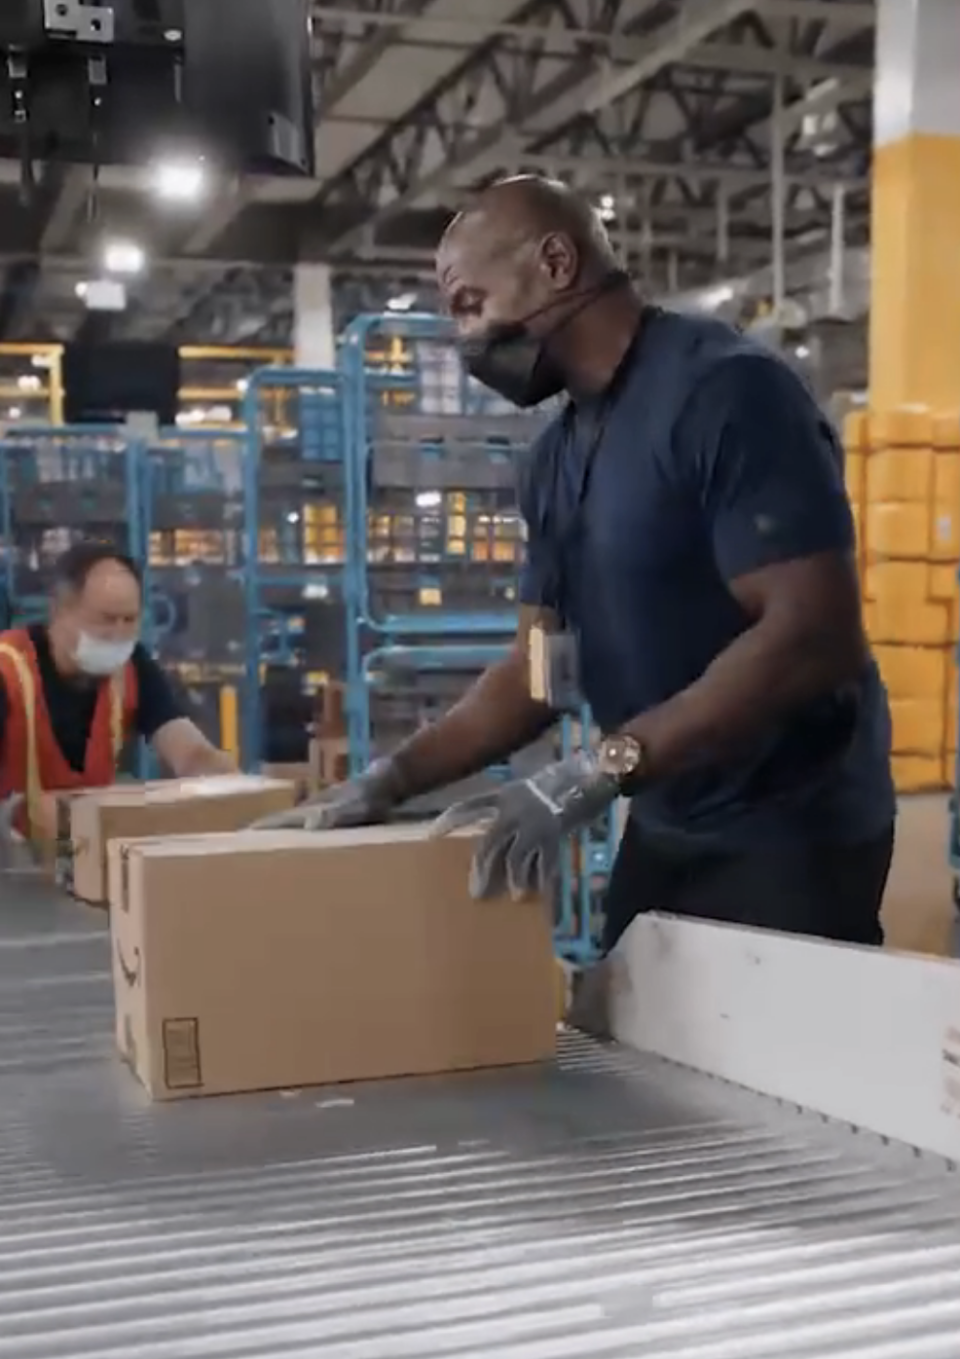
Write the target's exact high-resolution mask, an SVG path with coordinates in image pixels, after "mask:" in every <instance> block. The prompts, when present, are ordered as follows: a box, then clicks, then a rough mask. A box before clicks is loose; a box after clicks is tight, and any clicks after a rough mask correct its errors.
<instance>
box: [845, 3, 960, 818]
mask: <svg viewBox="0 0 960 1359" xmlns="http://www.w3.org/2000/svg"><path fill="white" fill-rule="evenodd" d="M958 72H960V0H878V4H877V67H876V84H875V92H874V160H873V197H872V205H871V206H872V230H871V241H872V262H871V273H872V283H871V299H870V402H869V413H868V414H867V416H866V417H863V416H859V417H856V416H855V417H853V418H852V419H851V420H850V421H849V422H848V426H847V449H848V458H847V482H848V488H849V490H850V496H851V500H852V502H853V505H854V512H855V515H856V518H857V529H858V540H859V552H858V555H859V559H860V569H861V574H862V580H863V589H864V613H865V619H866V624H867V629H868V631H869V633H870V637H871V641H872V642H873V645H874V649H875V651H876V655H877V659H878V661H879V664H880V668H881V670H882V673H883V676H884V679H885V681H886V684H887V689H888V691H889V694H890V703H891V710H892V713H893V746H894V772H895V776H896V780H897V786H898V789H899V790H900V791H901V792H909V791H915V790H919V789H933V788H943V787H947V786H951V785H952V784H953V781H954V769H955V763H956V748H957V721H956V714H957V710H958V705H960V693H958V686H957V672H956V650H957V642H958V632H960V608H958V581H957V574H958V569H960V93H958V92H957V74H958Z"/></svg>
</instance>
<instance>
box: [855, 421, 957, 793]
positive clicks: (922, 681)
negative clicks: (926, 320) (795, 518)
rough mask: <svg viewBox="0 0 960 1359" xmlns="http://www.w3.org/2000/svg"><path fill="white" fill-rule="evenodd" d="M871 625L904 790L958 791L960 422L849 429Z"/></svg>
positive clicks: (861, 423)
mask: <svg viewBox="0 0 960 1359" xmlns="http://www.w3.org/2000/svg"><path fill="white" fill-rule="evenodd" d="M845 443H846V477H847V489H848V491H849V494H850V499H851V502H852V505H853V510H854V516H855V519H856V524H857V539H858V557H859V565H860V573H861V580H862V583H863V593H864V617H865V621H866V626H867V631H868V634H869V636H870V640H871V642H872V643H873V647H874V651H875V653H876V657H877V660H878V662H879V664H880V669H881V671H882V673H883V677H884V680H885V682H886V685H887V689H888V691H889V694H890V704H891V709H892V713H893V752H894V775H895V778H896V782H897V788H898V791H900V792H902V793H906V792H919V791H921V790H925V789H938V788H946V787H952V786H953V784H954V775H955V764H956V752H957V712H958V704H960V693H958V684H957V666H956V653H957V642H958V636H960V607H958V579H957V573H958V569H960V416H958V415H952V416H939V415H935V414H932V413H931V412H930V411H928V410H926V409H923V408H907V409H902V410H898V411H893V412H890V413H889V414H884V415H878V414H871V415H866V414H862V413H857V414H854V415H851V416H849V417H848V418H847V421H846V426H845Z"/></svg>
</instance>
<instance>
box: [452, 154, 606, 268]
mask: <svg viewBox="0 0 960 1359" xmlns="http://www.w3.org/2000/svg"><path fill="white" fill-rule="evenodd" d="M553 235H562V236H565V237H566V238H567V240H568V241H569V243H570V244H571V245H572V246H573V247H574V248H575V250H576V252H577V254H578V256H579V258H580V266H581V272H590V271H594V272H595V271H596V270H597V269H600V270H602V271H603V272H606V271H607V270H608V269H610V268H612V267H614V266H615V263H616V257H615V254H614V250H613V247H612V245H611V243H610V238H609V236H608V235H607V231H606V228H605V227H604V225H603V222H602V221H601V220H600V215H599V213H598V212H597V211H596V209H595V208H594V207H593V204H592V203H590V202H589V201H588V200H587V199H586V198H584V197H583V196H582V195H581V194H578V193H576V192H574V190H573V189H571V188H569V187H568V186H567V185H566V184H562V183H561V182H560V181H559V180H556V179H542V178H540V177H539V176H538V175H516V176H514V177H513V178H511V179H501V180H498V181H497V182H496V183H495V184H491V185H489V186H488V187H487V188H486V189H483V190H482V191H481V192H480V193H479V194H478V195H477V197H476V199H475V200H474V202H473V203H471V204H470V206H469V207H467V208H465V209H464V210H463V211H462V212H460V213H459V214H458V215H457V216H456V217H455V218H454V219H453V221H452V222H451V223H450V225H449V227H448V228H447V231H446V233H445V235H444V238H443V240H442V241H441V243H440V250H441V252H443V251H444V249H445V248H449V247H450V246H451V245H452V244H455V243H456V242H457V241H460V242H463V241H469V242H470V244H471V245H472V246H473V247H474V248H476V249H478V250H479V249H481V248H483V249H484V250H486V251H488V252H493V253H495V254H496V255H497V256H501V257H502V256H503V254H504V253H509V252H510V251H511V250H513V249H517V248H520V247H522V246H524V245H536V244H538V243H539V242H541V241H542V240H543V239H544V238H545V237H548V236H553Z"/></svg>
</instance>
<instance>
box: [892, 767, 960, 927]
mask: <svg viewBox="0 0 960 1359" xmlns="http://www.w3.org/2000/svg"><path fill="white" fill-rule="evenodd" d="M949 827H950V814H949V808H948V799H947V797H946V795H945V794H944V795H942V796H941V795H932V796H926V795H924V796H916V797H907V798H903V799H901V802H900V814H899V818H898V822H897V845H896V850H895V853H894V858H893V869H892V871H891V874H890V881H889V883H888V885H887V894H886V898H885V900H884V908H883V915H884V925H885V927H886V931H887V942H888V944H889V945H890V946H891V947H892V948H898V949H907V950H910V951H912V952H918V953H938V954H949V953H950V952H951V950H952V948H953V937H954V928H955V923H956V910H955V907H954V905H953V896H952V892H953V881H952V875H951V872H950V866H949V864H948V862H947V841H948V836H949Z"/></svg>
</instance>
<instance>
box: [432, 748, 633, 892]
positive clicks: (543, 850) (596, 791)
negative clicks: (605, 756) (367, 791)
mask: <svg viewBox="0 0 960 1359" xmlns="http://www.w3.org/2000/svg"><path fill="white" fill-rule="evenodd" d="M619 795H620V788H619V785H618V784H617V782H616V780H615V779H613V778H612V777H611V776H610V775H609V774H605V773H603V771H602V770H601V769H600V768H599V766H598V764H597V760H596V757H595V756H594V755H592V754H591V753H590V752H589V751H582V752H579V753H578V754H576V755H574V756H572V757H571V758H570V759H567V760H561V761H560V762H559V763H558V764H548V765H547V766H546V768H545V769H541V770H538V772H537V773H536V774H531V775H530V776H529V778H525V779H515V780H513V781H512V782H510V783H507V784H505V785H504V786H503V787H502V788H499V789H495V790H493V791H491V792H489V793H480V794H478V795H477V796H476V797H471V798H467V799H466V801H464V802H458V803H456V804H455V805H454V806H453V807H449V808H448V809H447V811H445V812H444V813H443V815H442V816H440V817H439V818H438V819H437V821H436V822H435V823H434V826H433V829H432V832H431V834H433V835H435V836H440V835H449V834H450V833H451V831H455V830H460V829H461V828H464V827H467V826H473V825H478V824H482V823H483V822H489V823H490V824H489V825H488V827H487V830H486V831H485V832H484V835H483V837H482V839H481V841H480V844H479V845H478V846H477V849H476V851H475V853H474V856H473V864H472V866H471V869H470V895H471V896H472V897H475V898H477V899H483V898H486V897H497V896H502V895H503V893H504V892H509V893H510V895H511V896H512V897H514V898H515V899H516V900H519V899H520V898H521V897H525V896H529V895H531V894H533V893H536V892H543V891H545V890H546V889H547V887H549V886H550V885H552V883H553V882H555V881H556V879H557V877H558V875H559V872H560V846H561V844H562V842H563V840H564V837H565V836H567V835H569V834H570V833H571V832H572V831H577V830H580V829H582V828H583V827H585V826H589V825H592V823H593V822H594V821H596V820H597V819H598V817H600V816H602V815H603V813H604V812H605V811H606V810H607V809H608V808H609V807H610V806H611V804H612V803H613V802H615V801H616V799H617V798H618V797H619Z"/></svg>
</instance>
